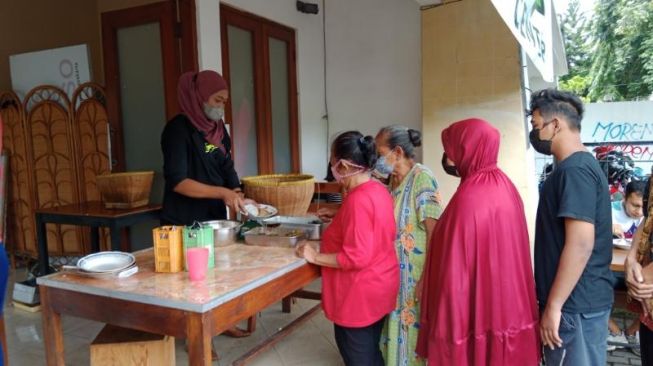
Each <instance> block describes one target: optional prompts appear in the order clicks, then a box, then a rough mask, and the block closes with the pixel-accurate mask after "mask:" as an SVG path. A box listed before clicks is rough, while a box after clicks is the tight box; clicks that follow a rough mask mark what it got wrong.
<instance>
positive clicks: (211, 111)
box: [204, 103, 224, 121]
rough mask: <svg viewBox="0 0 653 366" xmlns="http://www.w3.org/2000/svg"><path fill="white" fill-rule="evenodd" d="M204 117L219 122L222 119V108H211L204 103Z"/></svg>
mask: <svg viewBox="0 0 653 366" xmlns="http://www.w3.org/2000/svg"><path fill="white" fill-rule="evenodd" d="M204 115H205V116H206V118H208V119H210V120H213V121H219V120H221V119H222V117H224V108H220V107H211V106H210V105H208V104H207V103H204Z"/></svg>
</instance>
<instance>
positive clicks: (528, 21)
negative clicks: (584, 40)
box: [492, 0, 554, 81]
mask: <svg viewBox="0 0 653 366" xmlns="http://www.w3.org/2000/svg"><path fill="white" fill-rule="evenodd" d="M492 4H493V5H494V7H495V8H496V9H497V11H498V12H499V15H500V16H501V18H502V19H503V21H504V22H505V23H506V25H507V26H508V28H510V31H511V32H512V34H513V35H514V36H515V38H517V41H518V42H519V44H520V45H521V46H522V48H523V49H524V51H525V52H526V54H527V55H528V57H530V59H531V60H532V61H533V63H534V64H535V67H537V69H538V70H539V71H540V73H541V74H542V77H543V78H544V80H546V81H554V62H553V60H554V58H553V19H552V16H553V8H552V6H551V0H492Z"/></svg>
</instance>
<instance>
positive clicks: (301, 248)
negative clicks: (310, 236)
mask: <svg viewBox="0 0 653 366" xmlns="http://www.w3.org/2000/svg"><path fill="white" fill-rule="evenodd" d="M295 254H296V255H297V256H298V257H299V258H304V259H306V261H307V262H308V263H315V257H316V256H317V250H315V248H313V246H311V245H310V244H308V243H306V242H302V243H300V244H299V245H298V246H297V249H295Z"/></svg>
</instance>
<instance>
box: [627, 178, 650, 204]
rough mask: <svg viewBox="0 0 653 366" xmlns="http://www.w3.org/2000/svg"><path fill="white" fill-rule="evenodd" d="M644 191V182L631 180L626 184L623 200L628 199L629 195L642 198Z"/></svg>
mask: <svg viewBox="0 0 653 366" xmlns="http://www.w3.org/2000/svg"><path fill="white" fill-rule="evenodd" d="M645 190H646V182H645V181H641V180H633V181H631V182H630V183H628V184H626V194H625V196H624V197H625V198H626V199H628V197H630V195H631V194H636V195H638V196H641V197H644V191H645Z"/></svg>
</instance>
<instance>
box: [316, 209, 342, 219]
mask: <svg viewBox="0 0 653 366" xmlns="http://www.w3.org/2000/svg"><path fill="white" fill-rule="evenodd" d="M337 212H338V210H335V209H333V208H328V207H322V208H321V209H319V210H317V217H318V218H319V219H320V220H322V221H323V222H331V220H332V219H333V217H334V216H336V213H337Z"/></svg>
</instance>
